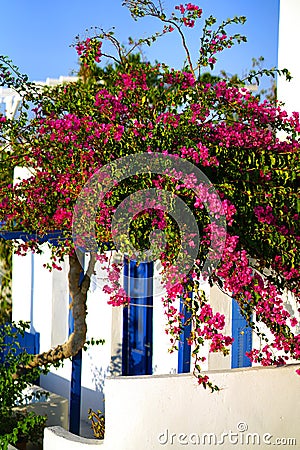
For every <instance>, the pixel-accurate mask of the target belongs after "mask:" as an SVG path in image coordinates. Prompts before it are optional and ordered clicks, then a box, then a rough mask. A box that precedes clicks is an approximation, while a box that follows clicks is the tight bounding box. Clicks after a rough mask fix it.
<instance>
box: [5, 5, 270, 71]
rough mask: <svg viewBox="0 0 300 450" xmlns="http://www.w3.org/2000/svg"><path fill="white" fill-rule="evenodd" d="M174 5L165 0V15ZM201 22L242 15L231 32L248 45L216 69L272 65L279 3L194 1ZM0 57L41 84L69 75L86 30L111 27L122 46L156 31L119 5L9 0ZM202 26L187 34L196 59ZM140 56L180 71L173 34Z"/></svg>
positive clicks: (226, 57) (234, 51) (155, 24)
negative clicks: (255, 61)
mask: <svg viewBox="0 0 300 450" xmlns="http://www.w3.org/2000/svg"><path fill="white" fill-rule="evenodd" d="M179 3H180V2H179V1H178V0H164V5H165V8H166V10H167V11H169V12H170V11H172V10H173V8H174V6H175V5H177V4H179ZM192 3H196V4H198V5H199V6H200V7H201V8H202V9H203V12H204V14H203V15H204V17H206V16H208V15H210V14H213V15H215V16H216V17H217V18H218V19H220V20H222V19H226V18H228V17H232V16H234V15H245V16H246V17H247V22H246V24H245V25H244V26H241V25H238V26H234V27H232V28H231V32H232V33H241V34H245V35H246V36H247V38H248V43H247V44H241V45H239V46H236V47H235V48H233V49H230V50H226V52H224V54H223V56H222V58H220V61H219V63H218V65H217V67H216V73H218V72H219V71H220V70H221V69H224V70H226V71H227V72H229V73H231V74H234V73H239V74H242V73H243V72H244V71H245V70H246V69H247V68H250V67H251V59H252V57H256V58H258V57H259V56H261V55H262V56H264V57H265V66H266V67H272V66H275V65H277V41H278V9H279V0H251V1H249V0H199V1H196V0H195V1H194V2H192ZM0 17H1V25H0V54H4V55H8V56H9V57H10V58H11V59H12V60H13V61H14V63H15V64H16V65H17V66H19V67H20V69H21V71H22V72H23V73H26V74H28V75H29V77H30V79H31V80H45V79H46V78H47V77H53V78H57V77H59V76H60V75H70V74H71V72H72V70H76V69H77V68H78V65H77V55H76V52H75V50H74V49H73V48H70V47H69V46H70V44H72V42H74V37H75V36H76V35H77V34H80V35H81V36H85V34H86V33H85V30H86V28H89V27H91V26H100V27H103V28H104V29H105V30H109V29H110V28H111V27H113V26H115V27H116V36H117V37H118V38H119V39H120V40H121V42H123V43H126V42H127V38H128V36H132V37H136V38H138V37H146V36H148V35H150V34H151V33H152V32H154V31H156V30H158V29H160V24H159V23H158V22H157V21H155V20H153V19H149V18H146V19H141V20H140V21H138V22H134V21H133V20H132V18H131V17H130V14H129V11H128V10H127V9H126V8H125V7H122V0H85V1H82V0H72V1H71V0H64V1H61V0H51V1H49V0H44V1H41V0H27V1H24V0H10V1H5V2H3V3H2V4H1V6H0ZM200 31H201V27H200V28H199V27H198V28H197V29H194V30H191V32H189V33H188V42H189V43H190V45H191V49H192V52H193V54H196V51H197V48H198V42H199V36H200ZM145 55H146V57H147V58H149V59H150V60H151V61H154V60H155V59H157V60H159V61H161V62H166V63H167V64H169V65H170V66H173V67H175V68H180V67H181V66H182V61H183V59H184V53H183V51H182V49H181V46H180V40H179V38H178V37H177V36H176V35H175V32H173V33H171V34H170V35H168V36H165V37H163V38H161V39H160V40H159V41H158V42H157V43H155V45H153V46H152V47H151V48H148V47H146V48H145Z"/></svg>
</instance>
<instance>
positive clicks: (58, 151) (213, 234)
mask: <svg viewBox="0 0 300 450" xmlns="http://www.w3.org/2000/svg"><path fill="white" fill-rule="evenodd" d="M125 6H127V7H128V8H129V10H130V12H131V14H132V16H133V18H134V19H139V18H141V19H142V17H143V16H147V15H150V16H153V17H156V18H157V19H158V21H159V23H160V24H162V26H161V30H160V31H159V32H158V33H156V34H155V35H153V36H151V37H149V38H143V39H140V40H137V41H134V40H133V39H132V38H130V40H129V47H128V48H125V47H124V46H123V45H121V44H120V43H119V41H118V40H117V38H116V37H115V35H114V34H113V33H112V32H109V33H106V32H105V31H103V30H97V29H96V31H95V29H94V34H92V35H91V36H90V37H89V38H88V39H85V40H81V39H80V38H79V37H78V38H77V39H76V42H75V44H74V47H75V48H76V50H77V53H78V55H79V58H80V62H81V75H82V76H80V77H79V79H78V81H77V82H76V83H71V84H67V85H62V86H58V87H55V88H51V89H50V88H48V89H47V90H41V89H39V88H38V87H37V86H35V85H33V84H31V83H30V82H29V81H28V79H27V78H26V77H25V76H23V75H20V74H19V73H18V71H17V69H16V68H15V67H14V66H13V65H12V63H11V62H10V61H9V60H8V59H7V58H1V80H2V82H1V84H2V85H6V86H9V87H13V88H14V89H16V90H17V91H19V92H22V94H23V98H24V101H23V104H22V109H21V111H20V112H19V114H18V117H17V119H15V120H9V119H6V118H5V117H1V118H0V125H1V128H0V129H1V141H2V153H1V159H2V160H1V164H2V167H4V168H5V169H7V170H11V168H12V167H15V166H23V167H27V168H29V169H30V172H31V176H30V177H29V178H28V179H26V180H23V181H22V180H20V181H19V182H18V183H17V184H15V185H14V186H12V185H11V184H9V185H5V184H2V185H1V188H0V189H1V201H0V220H1V221H2V222H3V223H4V225H3V226H4V227H5V228H6V229H7V230H20V229H22V230H24V231H26V232H30V233H37V239H35V240H34V239H33V240H30V241H28V242H25V243H19V242H18V243H15V251H16V252H17V253H18V254H24V253H26V252H28V251H35V252H38V251H40V244H39V238H40V237H43V236H45V235H47V234H49V232H51V231H54V230H62V238H61V241H60V242H59V245H52V244H51V242H50V243H49V245H50V246H52V260H51V261H49V267H50V268H55V269H56V268H58V269H59V262H60V260H61V259H62V258H63V257H64V256H65V255H68V256H69V261H70V273H69V284H70V293H71V295H72V298H73V303H72V306H73V315H74V319H75V331H74V333H73V334H72V335H71V336H70V338H69V340H68V341H67V342H66V343H65V344H63V345H60V346H59V347H57V348H55V349H51V350H49V352H46V353H44V354H42V355H37V356H36V358H35V359H34V361H33V362H32V363H31V364H32V365H34V364H37V365H39V364H42V363H44V362H46V361H52V362H55V361H58V360H60V359H62V358H67V357H70V356H72V355H74V354H76V353H77V351H78V350H79V349H80V348H81V347H82V346H83V345H84V342H85V337H86V323H85V316H86V295H87V291H88V289H89V283H90V278H89V277H90V275H91V274H92V273H93V271H94V266H95V261H96V260H97V259H98V260H100V262H101V263H103V264H105V263H107V262H108V259H109V254H108V253H107V252H105V250H107V247H106V246H105V245H106V244H105V243H108V242H114V241H115V238H116V234H118V233H117V232H116V229H114V226H113V225H114V223H115V222H114V218H115V215H116V214H117V210H118V206H119V205H120V204H121V205H123V210H124V211H125V210H126V211H127V212H128V211H129V213H130V214H131V221H130V227H129V231H128V236H129V238H128V240H129V241H130V242H129V243H128V242H127V240H126V236H125V235H126V233H125V234H124V236H125V237H124V236H123V235H122V234H121V237H122V238H123V237H124V239H123V240H122V239H119V247H118V246H115V247H117V249H119V251H121V250H122V251H123V253H125V254H126V255H127V257H128V258H136V259H140V260H141V259H143V258H142V257H141V255H144V256H143V257H145V255H146V254H147V249H148V248H149V245H150V244H149V242H150V241H151V237H152V236H153V231H155V230H159V231H160V232H162V233H163V235H164V239H165V240H164V241H163V245H161V246H159V245H158V246H157V248H158V250H159V249H160V251H158V255H156V256H157V258H159V259H160V261H161V264H162V267H163V269H162V279H163V283H164V287H165V292H164V295H163V297H162V302H163V304H164V307H165V314H166V331H167V333H168V334H169V335H170V339H171V350H174V349H176V347H177V343H178V339H179V338H180V334H181V332H182V330H183V328H184V327H185V326H187V325H189V323H190V322H191V323H192V331H191V334H190V337H189V339H188V343H189V344H190V345H191V346H192V348H193V357H194V360H195V365H194V368H195V369H194V373H195V375H196V376H197V377H198V380H199V383H202V384H203V385H204V386H207V385H208V386H210V387H211V388H212V389H214V386H213V385H212V384H211V382H210V381H209V380H208V378H207V376H203V375H202V373H201V363H202V362H203V361H204V360H205V356H204V354H203V352H202V349H203V344H204V343H205V342H206V341H208V342H209V350H210V351H211V352H221V353H224V354H227V353H228V351H229V347H230V345H231V343H232V338H231V337H230V336H226V335H224V334H223V330H224V325H225V318H224V316H223V315H222V314H220V313H218V312H217V311H214V310H213V308H212V306H211V305H210V303H209V298H207V297H206V296H205V294H204V292H203V291H202V290H201V289H200V281H201V279H202V278H203V277H204V278H206V279H207V280H208V281H209V283H210V284H211V285H213V284H217V285H218V286H219V288H220V289H222V290H223V291H224V292H226V293H228V294H229V296H230V297H232V296H234V298H235V299H236V300H237V302H238V303H239V305H240V308H241V312H242V314H243V315H244V316H245V317H246V318H247V320H248V321H249V323H250V325H251V326H252V327H253V328H255V329H256V332H257V333H259V334H260V337H261V342H262V346H261V348H258V349H254V350H253V351H252V352H250V353H249V355H248V356H249V357H250V359H251V360H252V361H255V362H260V363H261V364H263V365H271V364H277V365H282V364H285V363H286V362H287V361H288V360H290V359H296V360H297V359H299V358H300V335H299V334H298V333H297V332H296V330H297V324H298V322H297V319H296V318H295V317H291V315H290V313H289V311H288V310H287V309H285V307H284V303H283V300H282V293H283V292H284V291H285V290H288V291H290V292H291V293H293V295H294V296H295V298H296V299H297V298H299V253H297V249H298V245H299V221H298V214H299V200H297V176H298V175H299V132H300V123H299V114H298V113H293V114H292V116H288V115H287V113H286V112H285V111H284V109H283V108H282V106H280V104H279V103H275V104H271V103H269V102H268V101H262V102H260V100H259V99H258V98H257V97H255V96H253V94H252V93H251V92H250V91H249V90H248V89H247V84H249V83H250V82H251V80H256V81H257V80H258V78H259V76H261V75H262V74H263V73H266V74H267V75H268V74H269V75H270V74H271V75H273V76H274V74H275V73H276V72H277V73H279V74H281V75H285V76H287V77H289V73H288V71H287V70H282V71H280V70H275V69H274V70H273V71H268V70H262V71H260V72H259V73H255V72H253V73H251V74H250V75H249V77H248V78H247V79H245V80H240V79H238V78H235V79H234V80H228V79H226V78H224V79H223V78H221V79H216V78H213V77H212V78H211V80H212V82H211V83H207V81H205V80H207V77H203V76H202V74H203V72H205V71H207V70H208V69H209V68H211V69H213V68H214V65H215V63H216V61H217V57H218V54H219V53H220V52H221V51H223V50H226V51H228V50H227V49H228V48H230V47H231V46H233V45H235V44H239V43H242V42H243V41H245V40H246V38H245V37H244V36H242V35H240V34H230V33H229V31H228V29H230V30H232V29H233V27H234V26H236V25H240V24H243V23H244V22H245V18H244V17H235V18H233V19H228V20H226V21H224V22H223V23H221V24H217V23H216V19H215V18H213V17H212V16H210V17H208V18H206V19H203V17H202V16H203V12H202V9H201V8H200V7H199V6H197V5H193V4H191V3H187V4H184V5H182V4H181V5H178V6H176V7H175V10H174V12H173V13H171V14H170V15H169V16H168V15H167V13H166V12H164V11H163V9H162V5H161V4H160V2H158V4H156V3H154V2H151V1H148V0H138V1H133V0H132V1H129V0H127V1H125ZM203 20H204V22H203ZM198 22H199V23H201V24H202V25H203V27H202V34H201V33H200V48H199V58H198V60H197V61H193V60H192V57H191V55H190V52H189V49H188V45H187V42H186V39H185V34H184V32H185V29H186V28H188V29H190V28H195V38H196V39H199V35H198V34H197V33H199V32H198V31H197V24H198ZM168 33H178V38H179V41H181V43H182V45H183V48H184V49H185V52H186V61H185V62H184V64H183V69H182V70H175V69H173V68H170V67H168V66H167V65H166V64H164V63H163V62H161V63H158V64H155V65H153V64H150V63H147V62H143V61H142V59H141V58H139V57H138V55H137V53H136V50H137V49H138V48H140V46H141V45H143V44H146V45H150V44H151V43H152V42H154V41H155V40H156V39H158V38H160V37H161V38H162V39H163V38H164V35H165V34H168ZM108 44H109V47H108V48H110V49H113V53H111V52H110V53H108V51H107V50H106V45H108ZM101 61H106V62H107V61H108V62H109V65H107V66H106V67H104V68H103V67H102V68H101V66H99V65H98V66H97V64H98V63H99V62H100V63H101ZM26 108H27V109H26ZM141 154H143V155H149V160H150V159H151V161H153V157H156V158H158V160H159V161H161V160H163V158H165V160H166V161H167V162H166V165H165V166H163V170H161V169H160V172H159V173H158V171H155V170H154V169H153V167H154V168H155V163H153V164H154V165H153V166H151V167H150V168H149V169H148V170H146V169H144V171H143V173H140V171H139V170H138V169H136V172H134V171H133V173H132V164H133V165H134V161H135V160H138V161H139V159H138V156H139V155H141ZM127 157H128V158H129V159H126V158H127ZM121 158H125V159H122V160H121V161H123V162H124V161H125V162H127V161H129V166H130V164H131V166H130V167H129V166H128V167H127V166H126V164H125V163H124V164H125V166H124V164H123V165H122V167H121V168H122V170H123V172H122V170H121V172H122V174H121V175H120V173H119V172H118V173H117V171H116V170H117V168H118V167H119V166H118V164H119V161H120V159H121ZM130 158H131V159H130ZM172 161H173V162H174V164H173V163H172ZM178 162H179V163H178ZM185 163H190V165H189V166H188V167H190V168H191V169H189V170H187V171H186V172H184V173H183V172H180V170H178V169H177V167H178V164H179V165H180V164H181V166H180V167H187V166H186V164H185ZM126 167H127V168H128V174H131V175H130V177H127V178H126V170H125V169H126ZM160 167H161V166H160ZM192 168H194V170H193V169H192ZM129 169H130V170H129ZM114 170H115V172H114ZM99 171H100V172H99ZM197 171H200V172H197ZM99 173H100V174H102V175H101V176H102V178H101V177H100V178H101V182H102V184H103V183H104V184H107V185H109V186H112V188H110V189H109V191H106V192H105V195H102V196H100V197H99V196H98V197H97V195H98V193H99V192H98V191H97V190H96V194H95V193H94V194H93V193H91V192H92V191H93V188H94V187H93V183H92V182H91V180H95V179H96V178H95V174H99ZM197 173H201V174H202V181H199V177H197ZM195 174H196V175H195ZM109 177H110V178H109ZM97 180H98V182H99V179H97ZM103 180H104V182H103ZM203 180H210V183H211V184H209V183H206V182H204V181H203ZM100 184H101V183H100ZM84 186H85V190H88V189H90V191H88V192H89V193H90V194H91V195H90V197H89V200H86V201H87V204H86V205H84V203H80V202H79V203H78V199H79V197H80V195H82V192H83V188H84ZM87 186H88V188H87ZM98 188H99V186H98ZM140 191H145V192H147V193H148V194H147V195H148V197H147V195H146V197H145V198H144V199H143V201H144V203H143V204H142V205H139V208H137V210H136V212H134V207H133V205H132V203H131V201H132V198H133V197H132V195H133V194H135V193H137V192H140ZM153 192H155V196H153ZM163 192H167V193H168V196H169V197H168V196H166V195H163V194H162V193H163ZM154 197H155V198H154ZM175 198H177V199H178V198H179V199H180V201H182V203H184V204H185V205H186V208H187V209H188V210H189V211H191V212H192V215H193V218H194V219H193V220H194V221H195V222H196V224H197V233H198V235H197V233H193V232H192V231H191V230H190V229H189V226H188V225H187V226H186V227H185V229H184V230H183V228H184V227H183V226H182V227H181V226H180V225H179V222H180V224H181V222H182V221H184V216H185V214H182V215H181V217H180V218H179V219H178V218H177V219H176V217H177V216H176V217H175V215H174V214H173V213H172V208H173V209H174V210H175V209H176V204H175V200H174V199H175ZM91 199H92V200H91ZM126 200H128V202H127V203H126ZM140 200H142V197H140ZM89 201H90V202H91V201H92V202H94V203H95V202H96V203H97V202H98V203H97V208H96V212H95V214H94V217H93V224H92V228H93V233H94V238H95V240H96V242H97V248H96V247H95V246H93V247H92V248H90V249H89V250H90V253H91V255H90V260H89V267H88V269H87V271H86V274H85V276H84V278H83V280H82V281H81V282H80V283H79V276H80V272H81V266H80V262H79V259H78V255H77V253H78V251H77V252H76V251H75V247H76V248H77V250H78V247H80V245H81V246H83V247H84V249H86V247H87V243H86V241H85V238H86V236H85V231H86V227H88V225H87V223H88V221H89V217H88V216H89V215H88V213H87V211H88V209H89V208H90V207H92V205H91V204H90V203H89ZM178 201H179V200H178ZM166 204H168V208H167V207H166ZM180 204H181V203H180ZM124 205H127V206H124ZM174 205H175V206H174ZM78 208H79V209H78ZM80 208H81V209H80ZM126 208H127V209H126ZM124 214H125V213H124ZM74 215H75V216H76V217H77V219H76V220H77V221H78V223H77V222H76V223H77V225H78V224H79V225H78V227H79V228H78V227H77V228H76V230H77V231H78V229H79V230H81V235H80V233H75V234H76V236H75V235H74V226H73V234H72V221H73V222H74ZM126 217H127V216H126ZM126 220H127V219H126ZM225 224H226V227H225ZM73 225H74V223H73ZM77 225H76V226H77ZM74 236H75V237H74ZM160 236H161V235H160ZM38 237H39V238H38ZM76 239H77V240H78V242H76ZM56 244H57V242H56ZM181 246H184V248H185V251H184V252H182V253H181V256H180V257H179V256H178V255H179V253H180V252H179V250H178V249H179V248H180V247H181ZM212 247H214V248H215V249H216V248H218V249H219V252H218V251H216V252H215V257H212V258H211V259H210V261H211V264H207V260H208V257H209V255H210V256H211V248H212ZM195 248H196V253H195V254H194V253H193V251H194V249H195ZM126 249H127V250H126ZM191 254H193V255H194V256H193V258H192V262H191V258H189V255H191ZM180 258H181V259H180ZM185 258H187V261H188V264H187V266H188V267H187V268H186V269H184V267H185V266H184V261H185ZM121 260H122V258H121ZM107 267H108V269H107V270H108V279H109V282H108V283H107V285H106V286H105V288H104V290H105V291H106V292H107V293H109V295H110V303H111V304H112V305H114V306H118V305H124V304H127V303H128V301H130V298H129V297H128V295H127V294H128V292H126V291H125V290H124V289H123V287H122V283H121V281H120V273H121V264H118V263H117V262H116V260H114V262H113V264H110V265H108V266H107ZM191 291H194V295H193V296H191V295H190V292H191ZM180 295H181V296H182V297H183V298H184V303H185V308H186V309H187V310H188V311H189V313H190V318H189V319H188V321H187V322H185V323H183V321H182V319H183V314H182V313H180V312H179V311H178V310H177V307H176V305H177V303H176V299H177V298H178V296H180ZM230 297H228V298H230ZM253 317H255V322H253V321H252V320H253ZM259 323H263V324H264V326H266V327H267V328H268V329H269V330H270V334H268V338H267V337H266V336H264V334H263V332H262V331H261V329H260V328H257V324H259ZM264 338H265V340H264Z"/></svg>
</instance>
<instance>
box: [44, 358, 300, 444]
mask: <svg viewBox="0 0 300 450" xmlns="http://www.w3.org/2000/svg"><path fill="white" fill-rule="evenodd" d="M299 367H300V366H299V365H295V366H285V367H280V368H274V367H272V368H270V367H268V368H248V369H234V370H228V371H223V372H222V371H215V372H213V371H212V372H207V373H208V374H209V375H210V377H211V380H212V381H213V382H215V383H216V384H217V385H218V386H219V387H220V391H219V392H215V393H210V392H209V391H208V390H204V389H203V388H202V387H200V386H198V385H197V382H196V381H195V379H193V377H192V376H190V375H166V376H141V377H118V378H111V379H107V380H106V434H105V440H104V442H103V444H102V447H101V448H103V450H116V449H120V450H140V449H143V450H150V449H155V450H158V449H160V448H162V449H163V448H170V449H174V450H176V449H177V450H179V449H182V448H200V447H201V448H203V449H211V448H222V449H224V450H227V449H232V448H237V449H240V448H244V444H246V442H247V440H248V439H250V443H251V442H252V438H253V439H255V441H254V442H255V443H258V439H259V440H260V445H254V446H252V445H249V448H255V449H263V448H272V447H274V443H275V439H288V438H294V439H296V441H297V444H296V445H291V446H288V445H286V444H284V442H285V443H286V442H287V441H286V440H285V441H284V440H283V441H281V443H282V445H285V448H299V445H300V428H299V423H300V409H299V408H298V403H299V398H300V397H299V396H300V381H299V376H298V375H296V373H295V370H296V369H297V368H299ZM243 430H244V431H243ZM181 433H183V435H181V436H180V434H181ZM205 433H212V435H211V437H209V436H206V437H205ZM222 433H227V434H229V435H230V439H231V440H232V442H235V444H230V442H229V437H228V436H227V435H225V434H223V439H224V444H223V445H221V442H222ZM231 433H233V434H231ZM253 433H255V436H253V437H252V434H253ZM69 438H70V435H69V434H68V433H64V432H63V431H62V430H61V429H57V428H54V429H49V430H46V432H45V440H44V450H56V449H57V448H63V449H64V450H73V449H74V450H75V449H77V448H81V449H83V448H85V447H86V448H89V449H90V450H93V449H94V448H95V449H96V448H99V447H98V445H101V444H100V442H99V443H97V441H89V442H88V441H85V442H81V443H80V445H79V444H76V443H74V440H76V438H75V437H74V436H73V437H72V439H73V442H72V441H69V440H68V439H69ZM198 438H199V439H200V440H201V441H200V442H202V439H205V443H206V444H207V445H198V446H197V445H195V442H197V439H198ZM180 439H181V441H182V442H186V444H182V443H180ZM208 439H212V441H211V442H212V443H214V442H215V441H214V439H217V442H219V445H208V442H209V441H208ZM189 441H190V442H189ZM264 441H265V442H264ZM172 442H173V443H172ZM84 444H86V445H84ZM96 444H97V445H96ZM270 445H271V447H270ZM245 447H246V445H245ZM247 448H248V446H247Z"/></svg>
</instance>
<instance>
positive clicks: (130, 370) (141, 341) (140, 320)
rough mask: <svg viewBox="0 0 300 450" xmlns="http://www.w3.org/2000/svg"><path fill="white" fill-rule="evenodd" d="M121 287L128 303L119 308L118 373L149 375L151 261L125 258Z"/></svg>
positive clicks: (151, 341) (151, 312)
mask: <svg viewBox="0 0 300 450" xmlns="http://www.w3.org/2000/svg"><path fill="white" fill-rule="evenodd" d="M124 289H125V290H126V292H127V295H128V296H129V297H130V303H129V306H126V307H124V310H123V345H122V374H123V375H151V374H152V347H153V338H152V333H153V325H152V321H153V262H149V263H148V262H144V263H140V264H138V265H137V264H136V262H135V261H129V262H128V261H127V260H125V264H124Z"/></svg>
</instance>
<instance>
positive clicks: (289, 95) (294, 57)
mask: <svg viewBox="0 0 300 450" xmlns="http://www.w3.org/2000/svg"><path fill="white" fill-rule="evenodd" d="M299 22H300V2H299V0H281V1H280V20H279V43H278V67H279V69H283V68H287V69H288V70H289V71H290V72H291V75H292V77H293V79H292V81H290V82H287V81H285V80H284V77H278V83H277V88H278V99H279V100H281V101H283V102H284V103H285V109H286V110H287V112H288V113H289V114H291V113H292V112H293V111H298V112H299V111H300V64H299V57H298V43H299Z"/></svg>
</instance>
